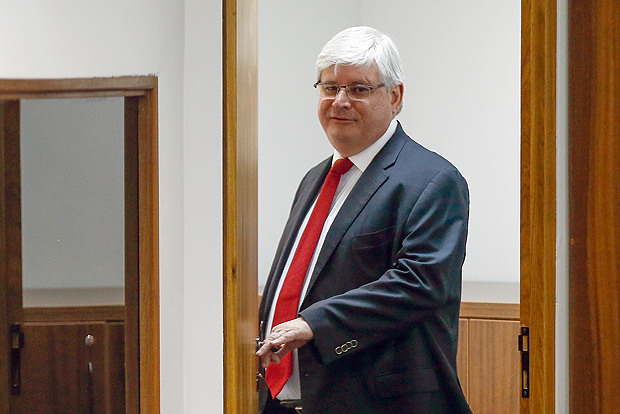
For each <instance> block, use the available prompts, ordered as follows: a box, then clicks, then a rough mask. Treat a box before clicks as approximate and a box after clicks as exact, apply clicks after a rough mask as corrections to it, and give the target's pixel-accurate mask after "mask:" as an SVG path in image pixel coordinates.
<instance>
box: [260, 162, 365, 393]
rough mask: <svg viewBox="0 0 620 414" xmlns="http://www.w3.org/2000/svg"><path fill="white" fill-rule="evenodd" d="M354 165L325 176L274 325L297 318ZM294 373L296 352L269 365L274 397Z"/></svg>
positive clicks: (347, 164) (336, 167)
mask: <svg viewBox="0 0 620 414" xmlns="http://www.w3.org/2000/svg"><path fill="white" fill-rule="evenodd" d="M352 166H353V163H352V162H351V160H349V159H348V158H342V159H339V160H338V161H336V162H335V163H334V165H333V166H332V168H331V170H329V173H328V174H327V177H326V178H325V182H324V183H323V187H322V188H321V192H320V193H319V197H318V198H317V200H316V204H315V206H314V210H312V214H311V215H310V219H309V220H308V224H307V225H306V228H305V230H304V232H303V234H302V235H301V239H299V244H298V245H297V250H296V251H295V255H294V256H293V260H292V261H291V266H290V267H289V269H288V273H287V274H286V278H285V279H284V284H283V285H282V289H281V290H280V295H279V296H278V302H277V303H276V310H275V313H274V315H273V323H272V324H271V326H272V327H273V326H276V325H279V324H281V323H283V322H287V321H290V320H292V319H295V318H296V317H297V310H298V309H299V299H300V296H301V290H302V288H303V285H304V280H305V278H306V273H308V266H310V261H311V260H312V256H313V255H314V251H315V250H316V245H317V242H318V241H319V237H320V236H321V232H322V231H323V225H324V224H325V219H327V215H328V214H329V210H330V208H331V205H332V201H333V200H334V195H335V194H336V188H338V183H339V182H340V176H341V175H342V174H344V173H346V172H347V171H349V169H350V168H351V167H352ZM292 373H293V354H292V352H289V353H288V354H286V355H285V356H284V358H282V360H280V363H279V364H271V365H269V367H267V371H266V376H265V379H266V381H267V384H268V385H269V389H270V390H271V395H272V396H273V398H275V397H276V396H277V395H278V394H279V393H280V391H282V388H283V387H284V384H286V382H287V381H288V379H289V377H290V376H291V374H292Z"/></svg>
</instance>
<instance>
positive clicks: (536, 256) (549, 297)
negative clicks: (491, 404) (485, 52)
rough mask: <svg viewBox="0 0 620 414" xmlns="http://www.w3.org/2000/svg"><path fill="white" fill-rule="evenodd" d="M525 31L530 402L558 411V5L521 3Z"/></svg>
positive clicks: (524, 277)
mask: <svg viewBox="0 0 620 414" xmlns="http://www.w3.org/2000/svg"><path fill="white" fill-rule="evenodd" d="M521 18H522V30H521V308H520V312H521V324H522V325H524V326H529V328H530V397H529V398H521V412H524V413H552V412H554V410H555V277H556V274H555V244H556V216H555V208H556V200H555V183H556V168H555V160H556V152H555V125H556V115H555V100H556V99H555V97H556V95H555V94H556V90H555V77H556V74H555V72H556V19H557V10H556V2H555V0H523V1H522V12H521Z"/></svg>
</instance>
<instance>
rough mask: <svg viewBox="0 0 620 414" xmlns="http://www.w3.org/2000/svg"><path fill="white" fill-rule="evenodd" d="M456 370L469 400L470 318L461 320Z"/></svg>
mask: <svg viewBox="0 0 620 414" xmlns="http://www.w3.org/2000/svg"><path fill="white" fill-rule="evenodd" d="M456 370H457V372H458V374H459V381H460V382H461V388H463V392H464V393H465V398H467V399H468V400H469V320H468V319H461V320H459V349H458V353H457V355H456Z"/></svg>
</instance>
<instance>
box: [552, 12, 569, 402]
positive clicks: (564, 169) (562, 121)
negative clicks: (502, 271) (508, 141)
mask: <svg viewBox="0 0 620 414" xmlns="http://www.w3.org/2000/svg"><path fill="white" fill-rule="evenodd" d="M557 7H558V14H557V16H558V21H557V37H558V40H557V48H558V49H557V70H556V89H557V90H556V100H557V104H556V137H557V138H556V171H557V172H556V180H557V182H556V198H557V200H556V203H557V206H556V221H557V227H556V231H557V235H556V308H555V312H556V313H555V412H556V413H568V409H569V407H568V405H569V404H568V402H569V389H570V387H569V363H568V362H569V361H568V359H569V356H568V352H569V338H568V270H569V269H568V1H567V0H560V1H558V2H557Z"/></svg>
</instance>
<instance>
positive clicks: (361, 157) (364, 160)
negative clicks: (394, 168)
mask: <svg viewBox="0 0 620 414" xmlns="http://www.w3.org/2000/svg"><path fill="white" fill-rule="evenodd" d="M397 124H398V122H397V121H396V118H394V119H392V122H390V125H389V126H388V129H387V130H386V131H385V133H384V134H383V135H382V136H381V138H379V139H378V140H376V141H375V142H373V143H372V144H370V146H369V147H368V148H366V149H365V150H363V151H361V152H358V153H357V154H355V155H351V156H350V157H349V159H350V160H351V162H352V163H353V165H355V166H356V167H357V168H359V169H360V170H361V171H362V172H364V171H365V170H366V168H367V167H368V165H370V163H371V162H372V160H373V159H374V158H375V156H376V155H377V154H378V153H379V151H381V148H383V146H384V145H385V144H386V143H387V142H388V141H389V139H390V138H391V137H392V135H394V132H396V126H397ZM340 158H344V157H343V156H342V155H340V153H339V152H338V151H336V150H334V156H333V157H332V165H333V163H335V162H336V161H337V160H338V159H340Z"/></svg>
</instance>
